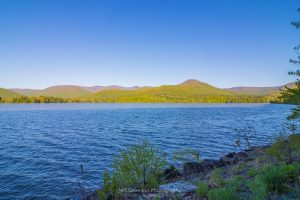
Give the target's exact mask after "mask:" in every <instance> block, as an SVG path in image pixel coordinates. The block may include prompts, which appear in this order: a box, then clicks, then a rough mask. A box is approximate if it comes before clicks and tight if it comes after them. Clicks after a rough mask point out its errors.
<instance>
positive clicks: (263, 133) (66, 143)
mask: <svg viewBox="0 0 300 200" xmlns="http://www.w3.org/2000/svg"><path fill="white" fill-rule="evenodd" d="M291 108H292V106H289V105H270V104H0V199H64V198H66V197H71V196H75V195H76V194H77V191H78V184H77V181H78V180H80V164H83V167H84V172H85V180H86V187H87V188H89V189H91V190H93V189H95V188H97V187H99V185H100V184H101V180H102V172H103V170H104V169H109V168H110V166H111V164H112V161H113V158H114V156H115V155H116V154H118V152H119V151H120V149H124V148H126V146H128V145H132V144H137V143H140V142H141V141H143V140H148V141H149V142H150V143H151V144H153V145H155V146H157V147H159V148H161V149H162V150H163V151H165V152H168V153H172V152H174V151H175V150H179V149H183V148H186V147H188V148H192V149H195V150H198V151H199V152H200V153H201V156H202V158H218V157H219V156H221V155H223V154H225V153H228V152H231V151H236V150H238V149H237V148H236V147H234V141H235V140H236V139H237V137H238V136H237V135H238V131H236V130H235V129H248V130H249V134H250V135H252V136H253V138H254V139H253V143H255V144H256V145H259V144H265V143H268V142H270V137H271V136H272V135H273V134H275V133H278V132H279V131H280V130H281V126H282V124H283V123H284V122H285V119H286V117H287V116H288V114H289V113H290V109H291ZM243 147H245V146H243Z"/></svg>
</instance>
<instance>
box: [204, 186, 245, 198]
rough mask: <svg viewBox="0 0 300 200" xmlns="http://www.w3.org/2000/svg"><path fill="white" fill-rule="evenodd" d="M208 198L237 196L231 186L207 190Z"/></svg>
mask: <svg viewBox="0 0 300 200" xmlns="http://www.w3.org/2000/svg"><path fill="white" fill-rule="evenodd" d="M208 199H209V200H239V199H240V198H239V196H238V194H237V193H236V191H235V190H234V189H232V188H227V187H226V188H216V189H211V190H209V191H208Z"/></svg>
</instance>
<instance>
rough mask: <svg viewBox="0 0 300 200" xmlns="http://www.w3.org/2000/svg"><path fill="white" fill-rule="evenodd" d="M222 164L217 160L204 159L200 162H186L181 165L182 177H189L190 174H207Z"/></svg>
mask: <svg viewBox="0 0 300 200" xmlns="http://www.w3.org/2000/svg"><path fill="white" fill-rule="evenodd" d="M222 166H224V164H222V163H221V162H219V161H218V160H211V159H204V160H203V161H202V162H187V163H184V164H183V175H184V176H185V177H189V176H190V175H191V174H197V173H201V172H207V171H209V170H212V169H214V168H216V167H222Z"/></svg>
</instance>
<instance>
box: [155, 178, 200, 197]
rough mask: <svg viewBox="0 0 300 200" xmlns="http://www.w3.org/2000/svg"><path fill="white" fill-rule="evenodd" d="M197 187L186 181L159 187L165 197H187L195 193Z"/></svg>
mask: <svg viewBox="0 0 300 200" xmlns="http://www.w3.org/2000/svg"><path fill="white" fill-rule="evenodd" d="M196 189H197V187H196V186H195V185H193V184H191V183H188V182H185V181H177V182H174V183H168V184H164V185H161V186H159V190H160V193H161V194H162V195H163V196H164V197H171V196H174V195H175V194H180V195H181V196H186V195H187V194H189V193H193V192H195V191H196Z"/></svg>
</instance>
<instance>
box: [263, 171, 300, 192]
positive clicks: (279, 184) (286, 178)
mask: <svg viewBox="0 0 300 200" xmlns="http://www.w3.org/2000/svg"><path fill="white" fill-rule="evenodd" d="M257 177H258V178H259V179H260V180H261V181H262V182H263V183H264V184H265V185H266V186H267V190H268V191H270V192H276V193H279V194H283V193H286V192H288V191H289V187H288V184H292V183H295V182H296V181H297V179H298V168H297V166H296V165H280V166H271V167H266V168H264V169H262V170H261V171H260V172H259V174H258V175H257Z"/></svg>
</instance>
